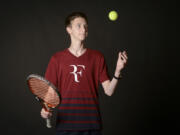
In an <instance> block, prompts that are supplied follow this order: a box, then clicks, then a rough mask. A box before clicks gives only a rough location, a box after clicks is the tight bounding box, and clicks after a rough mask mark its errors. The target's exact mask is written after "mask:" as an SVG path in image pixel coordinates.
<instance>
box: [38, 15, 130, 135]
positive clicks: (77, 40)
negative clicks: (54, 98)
mask: <svg viewBox="0 0 180 135" xmlns="http://www.w3.org/2000/svg"><path fill="white" fill-rule="evenodd" d="M65 27H66V31H67V32H68V34H69V35H70V39H71V44H70V47H69V48H67V49H65V50H63V51H60V52H57V53H55V54H54V55H53V56H52V57H51V60H50V62H49V64H48V67H47V70H46V73H45V78H46V79H48V80H49V81H50V82H52V83H53V84H54V85H55V86H56V87H57V88H58V89H59V91H60V94H61V105H60V106H59V107H58V112H57V124H56V129H57V132H56V133H57V135H101V117H100V112H99V103H98V90H97V89H98V84H99V82H100V83H101V84H102V86H103V89H104V92H105V94H107V95H108V96H111V95H112V94H113V93H114V90H115V87H116V85H117V83H118V80H119V78H120V73H121V70H122V69H123V68H124V66H125V64H126V62H127V54H126V52H125V51H124V52H119V57H118V60H117V66H116V70H115V74H114V77H113V79H112V80H111V81H110V79H109V76H108V73H107V67H106V63H105V60H104V57H103V55H102V54H101V53H100V52H98V51H95V50H91V49H89V48H85V44H84V41H85V39H86V37H87V36H88V20H87V17H86V15H85V14H84V13H81V12H74V13H72V14H70V15H69V16H68V17H67V18H66V21H65ZM51 115H52V114H51V113H50V112H46V111H45V110H44V109H42V110H41V116H42V117H43V118H47V117H49V116H51Z"/></svg>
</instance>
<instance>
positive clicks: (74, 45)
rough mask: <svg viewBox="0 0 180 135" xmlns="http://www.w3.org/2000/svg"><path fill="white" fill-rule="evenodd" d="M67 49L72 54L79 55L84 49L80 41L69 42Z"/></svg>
mask: <svg viewBox="0 0 180 135" xmlns="http://www.w3.org/2000/svg"><path fill="white" fill-rule="evenodd" d="M69 49H70V50H71V51H73V52H77V53H78V52H79V53H80V52H82V51H83V50H84V49H85V47H84V42H80V41H75V42H71V45H70V47H69Z"/></svg>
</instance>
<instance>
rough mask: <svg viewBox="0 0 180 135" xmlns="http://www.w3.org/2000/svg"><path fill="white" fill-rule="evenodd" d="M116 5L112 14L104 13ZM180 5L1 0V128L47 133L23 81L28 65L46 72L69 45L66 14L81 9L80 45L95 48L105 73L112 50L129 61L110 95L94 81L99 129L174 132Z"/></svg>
mask: <svg viewBox="0 0 180 135" xmlns="http://www.w3.org/2000/svg"><path fill="white" fill-rule="evenodd" d="M111 10H116V11H117V12H118V14H119V18H118V20H117V21H115V22H112V21H110V20H109V19H108V17H107V16H108V12H109V11H111ZM177 10H178V6H177V2H176V1H175V0H164V1H160V0H144V1H139V0H131V1H130V0H108V1H107V0H96V1H93V0H91V1H88V0H59V1H42V2H40V1H35V2H33V1H28V0H25V1H4V2H0V39H1V40H0V50H1V53H0V55H1V57H0V60H1V66H0V75H1V85H0V90H1V98H0V101H1V103H2V105H1V112H0V114H1V120H0V125H1V132H5V133H4V134H6V135H10V134H18V135H24V134H26V135H32V134H33V135H42V134H43V135H48V134H54V132H55V129H54V128H53V129H47V128H46V127H45V123H44V120H43V119H42V118H40V109H41V107H40V105H39V103H38V102H37V101H35V100H34V97H33V96H32V94H31V93H30V92H29V90H28V88H27V85H26V77H27V75H29V74H30V73H37V74H40V75H44V72H45V70H46V67H47V64H48V62H49V59H50V57H51V56H52V55H53V54H54V53H55V52H57V51H59V50H63V49H65V48H67V47H68V46H69V43H70V42H69V37H68V35H67V33H66V31H65V28H64V19H65V17H66V16H67V15H68V14H69V13H71V12H73V11H82V12H85V13H86V14H87V16H88V19H89V26H88V27H89V36H88V38H87V41H86V47H88V48H92V49H96V50H99V51H101V52H102V53H103V54H104V56H105V59H106V63H107V65H108V69H109V74H110V76H112V75H113V73H114V70H115V66H116V61H117V55H118V51H123V50H126V51H127V53H128V57H129V59H128V64H127V66H126V68H125V69H124V71H123V79H122V80H120V81H119V84H118V87H117V89H116V91H115V93H114V95H113V96H111V97H108V96H106V95H105V94H104V93H103V89H102V87H101V86H100V88H99V92H100V93H99V94H100V104H101V113H102V117H103V124H104V129H103V135H113V134H118V135H155V134H158V135H159V134H164V133H169V134H175V133H176V134H178V133H179V126H180V124H179V120H180V117H179V112H180V109H179V105H180V101H179V97H180V96H179V92H178V90H179V89H178V88H177V87H176V86H178V84H177V83H178V78H179V77H178V72H177V71H178V70H177V69H178V63H179V60H177V55H178V46H177V45H178V41H179V39H178V35H179V32H178V30H177V29H178V26H177V24H179V23H178V18H179V15H178V14H177Z"/></svg>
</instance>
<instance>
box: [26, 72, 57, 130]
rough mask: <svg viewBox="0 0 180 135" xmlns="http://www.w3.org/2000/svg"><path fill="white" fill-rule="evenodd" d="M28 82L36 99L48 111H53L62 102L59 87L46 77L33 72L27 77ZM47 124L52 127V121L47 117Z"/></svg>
mask: <svg viewBox="0 0 180 135" xmlns="http://www.w3.org/2000/svg"><path fill="white" fill-rule="evenodd" d="M27 84H28V87H29V89H30V90H31V92H32V93H33V94H34V95H35V96H36V99H38V101H39V102H40V103H41V105H42V107H43V108H44V109H45V111H47V112H51V110H52V109H53V108H55V107H56V106H57V105H58V104H60V95H59V93H58V90H57V88H56V87H55V86H54V85H53V84H52V83H50V82H49V81H48V80H46V79H45V78H43V77H41V76H39V75H36V74H31V75H29V76H28V77H27ZM46 126H47V127H48V128H51V127H52V126H51V121H50V118H49V117H48V118H47V119H46Z"/></svg>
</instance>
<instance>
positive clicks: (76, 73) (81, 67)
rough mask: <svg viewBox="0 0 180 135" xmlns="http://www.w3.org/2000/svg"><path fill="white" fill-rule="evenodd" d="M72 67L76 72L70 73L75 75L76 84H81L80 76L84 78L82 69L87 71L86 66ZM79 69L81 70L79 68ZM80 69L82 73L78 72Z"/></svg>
mask: <svg viewBox="0 0 180 135" xmlns="http://www.w3.org/2000/svg"><path fill="white" fill-rule="evenodd" d="M70 66H72V67H73V68H74V71H73V72H70V73H71V74H73V75H74V80H75V82H79V80H78V74H79V75H80V76H82V69H84V70H85V66H84V65H77V66H76V65H70ZM78 67H79V68H78ZM78 69H80V71H78Z"/></svg>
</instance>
